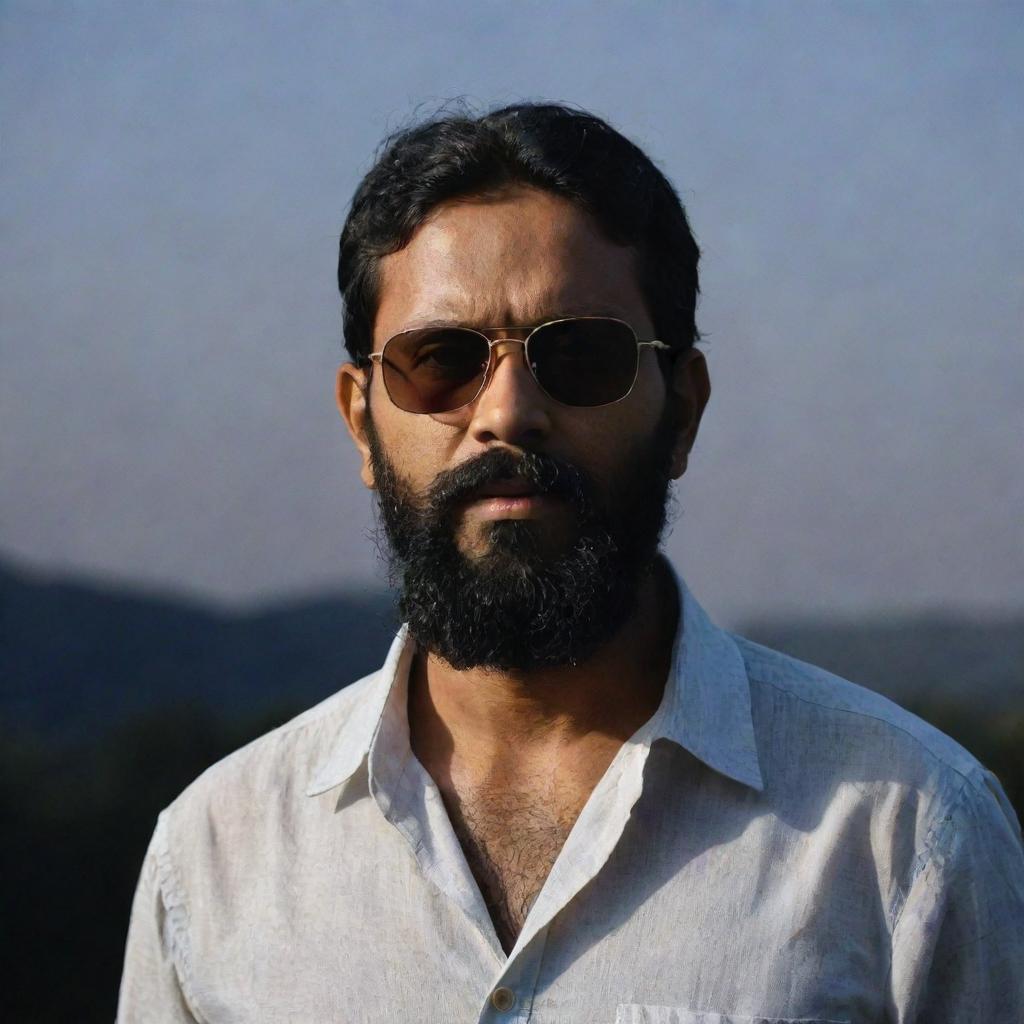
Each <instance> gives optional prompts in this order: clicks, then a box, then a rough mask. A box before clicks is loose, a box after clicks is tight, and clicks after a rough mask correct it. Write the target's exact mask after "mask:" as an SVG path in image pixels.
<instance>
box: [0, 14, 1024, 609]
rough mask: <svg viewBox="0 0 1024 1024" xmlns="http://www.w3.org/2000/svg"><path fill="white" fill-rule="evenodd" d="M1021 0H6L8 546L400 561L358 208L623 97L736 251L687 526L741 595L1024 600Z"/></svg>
mask: <svg viewBox="0 0 1024 1024" xmlns="http://www.w3.org/2000/svg"><path fill="white" fill-rule="evenodd" d="M1022 69H1024V19H1021V17H1020V8H1019V6H1016V5H1012V4H1005V5H986V4H983V3H972V4H949V5H944V4H923V3H920V4H918V3H907V4H900V5H888V4H867V3H849V4H839V3H829V4H826V3H785V4H753V3H715V4H700V3H653V2H652V3H601V4H597V3H590V4H583V3H576V2H570V3H557V4H554V5H551V4H537V3H515V4H513V3H493V2H481V3H477V4H474V5H466V4H455V3H449V2H434V3H430V4H427V3H411V2H410V3H401V4H399V3H376V4H372V5H371V4H368V3H360V4H352V3H334V4H321V3H290V4H285V3H276V4H263V3H251V2H250V3H235V2H229V0H223V2H218V3H198V2H190V3H181V2H164V3H88V4H86V3H80V4H74V3H54V4H49V3H42V2H39V3H17V2H7V3H5V4H4V5H3V6H2V7H0V133H2V135H0V137H2V148H0V230H2V233H3V242H4V244H3V246H2V251H0V260H2V275H0V307H2V311H3V312H2V319H0V357H2V361H3V372H2V374H0V416H2V427H3V429H2V430H0V486H2V488H3V494H4V500H3V510H2V515H0V553H3V554H5V555H7V556H9V557H12V558H15V559H16V560H18V561H20V562H23V563H24V564H27V565H29V566H32V567H35V568H38V569H39V570H41V571H46V572H63V571H76V572H84V573H89V574H93V575H99V576H103V577H106V578H110V579H112V580H117V581H123V582H132V583H141V584H144V585H147V586H154V587H164V586H166V587H171V588H174V589H177V590H182V591H187V592H192V593H196V594H200V595H203V596H206V597H210V598H215V599H218V600H223V601H228V602H247V601H253V600H259V599H261V598H263V597H266V596H270V595H280V594H282V593H298V592H305V591H310V590H319V589H323V588H328V587H331V588H333V587H353V586H358V587H362V586H368V585H372V584H373V583H374V581H379V580H380V579H381V570H380V567H379V565H378V563H377V559H376V553H375V548H374V545H373V543H372V540H371V538H370V537H369V528H370V526H371V523H372V517H371V511H370V510H371V505H370V500H369V497H368V495H367V493H366V492H365V491H364V490H363V489H362V487H361V486H360V485H359V483H358V479H357V476H356V471H355V467H356V462H355V458H354V456H353V454H352V452H351V451H350V447H349V442H348V440H347V437H346V435H345V434H344V431H343V427H342V425H341V422H340V420H339V419H338V417H337V414H336V411H335V408H334V404H333V398H332V390H333V376H334V370H335V367H336V365H337V363H338V362H339V361H340V359H341V348H340V338H339V333H340V315H339V305H338V299H337V294H336V290H335V286H334V270H335V268H334V262H335V258H336V245H337V236H338V232H339V230H340V226H341V223H342V221H343V219H344V214H345V210H346V207H347V204H348V201H349V198H350V196H351V193H352V190H353V189H354V187H355V185H356V182H357V181H358V179H359V177H360V175H361V174H362V173H364V172H365V170H366V169H367V167H368V166H369V163H370V161H371V159H372V154H373V152H374V149H375V147H376V145H377V144H378V142H379V141H380V139H381V137H382V136H383V135H384V134H385V133H386V132H387V131H389V130H391V129H393V128H395V127H397V126H399V125H401V124H404V123H406V122H407V121H408V120H409V119H410V118H411V117H413V116H415V115H416V113H417V112H418V111H429V110H431V109H432V108H433V107H435V106H436V105H437V104H438V103H440V102H442V101H443V100H445V99H446V98H450V97H464V98H466V99H467V100H468V101H470V102H473V103H477V104H479V105H481V106H488V105H491V104H494V103H500V102H508V101H513V100H516V99H523V98H527V99H534V98H546V99H558V100H565V101H569V102H573V103H576V104H579V105H582V106H584V107H588V108H590V109H592V110H594V111H595V112H597V113H599V114H601V115H603V116H605V117H607V118H608V119H610V120H611V121H612V122H613V123H614V124H615V125H616V126H618V127H619V128H620V129H621V130H622V131H624V132H625V133H626V134H628V135H629V136H631V137H632V138H633V139H635V140H636V141H637V142H639V143H640V144H641V145H642V146H644V147H645V148H646V149H647V150H648V152H649V153H650V154H651V155H652V156H653V157H654V159H655V160H656V161H657V162H658V164H659V165H660V166H661V167H662V168H663V169H664V170H665V172H666V173H667V174H668V175H669V177H670V178H671V179H672V181H673V182H674V183H675V185H676V187H677V188H678V189H679V191H680V194H681V195H682V197H683V200H684V202H685V203H686V205H687V207H688V211H689V214H690V218H691V221H692V223H693V225H694V228H695V231H696V233H697V235H698V239H699V241H700V243H701V246H702V249H703V260H702V286H703V298H702V303H701V306H700V310H699V322H700V325H701V327H702V330H703V331H704V332H705V334H706V335H707V336H708V339H709V345H708V358H709V361H710V366H711V372H712V379H713V384H714V395H713V398H712V404H711V406H710V408H709V411H708V414H707V416H706V417H705V421H704V424H703V427H702V431H701V437H700V438H699V440H698V444H697V449H696V452H695V455H694V459H693V462H692V468H691V471H690V472H689V473H688V474H687V477H686V478H685V480H684V482H683V484H682V486H681V487H680V488H679V491H678V501H679V505H680V507H681V510H682V514H681V516H680V517H679V519H678V520H677V522H676V525H675V529H674V531H673V534H672V536H671V538H670V539H669V541H668V544H667V549H668V551H669V553H670V554H671V556H672V557H673V559H674V561H675V562H676V563H677V565H679V567H680V568H681V570H682V571H683V573H684V574H685V575H686V577H687V579H688V581H689V582H690V584H691V586H692V587H693V588H694V590H695V591H696V593H697V594H698V596H700V597H701V598H702V599H703V600H704V601H705V603H706V604H707V605H708V606H709V608H710V609H711V610H712V611H713V612H716V613H717V614H718V615H719V617H720V618H721V619H723V620H724V621H726V622H731V621H737V620H739V619H742V618H743V617H746V616H750V615H762V614H778V615H784V614H790V613H794V612H795V613H805V614H829V613H833V614H855V613H860V612H865V611H885V610H923V609H933V608H939V607H944V608H950V609H957V610H961V611H966V612H969V613H976V614H979V615H983V614H990V613H1004V612H1006V611H1009V610H1021V609H1022V607H1024V586H1022V581H1024V527H1022V525H1021V519H1022V517H1021V509H1022V508H1024V461H1022V459H1021V457H1020V449H1021V447H1022V446H1021V441H1022V439H1024V402H1022V397H1021V396H1022V394H1024V339H1022V323H1024V217H1022V213H1021V210H1022V207H1021V200H1020V180H1021V175H1020V168H1021V167H1022V166H1024V152H1022V150H1024V142H1022V140H1024V131H1022V129H1024V102H1022V100H1024V88H1022V86H1024V70H1022Z"/></svg>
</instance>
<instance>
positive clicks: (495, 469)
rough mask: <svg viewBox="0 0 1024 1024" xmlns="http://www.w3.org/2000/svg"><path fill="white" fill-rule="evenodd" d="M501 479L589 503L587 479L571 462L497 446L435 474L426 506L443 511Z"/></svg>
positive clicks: (580, 503) (583, 504) (439, 511)
mask: <svg viewBox="0 0 1024 1024" xmlns="http://www.w3.org/2000/svg"><path fill="white" fill-rule="evenodd" d="M502 480H522V481H523V482H524V483H528V484H529V485H530V486H531V487H532V488H534V490H536V491H537V492H538V493H540V494H550V495H553V496H555V497H560V498H566V499H568V500H569V501H571V502H573V504H575V505H576V506H577V507H580V506H585V505H587V504H589V502H588V498H589V493H590V481H589V480H588V479H587V477H586V475H585V474H584V473H583V472H582V471H581V470H580V469H578V468H577V467H576V466H574V465H573V464H572V463H571V462H566V461H565V460H564V459H560V458H557V457H556V456H554V455H547V454H544V453H541V452H521V453H516V452H512V451H510V450H509V449H507V448H496V449H492V450H491V451H487V452H484V453H483V454H482V455H478V456H477V457H476V458H473V459H469V460H467V461H466V462H464V463H462V465H459V466H456V467H454V468H453V469H449V470H445V471H444V472H442V473H440V474H438V476H437V478H436V479H435V480H434V482H433V483H432V484H431V486H430V488H429V490H428V491H427V495H426V499H427V506H428V507H429V508H431V509H432V510H433V511H435V512H437V513H442V514H443V513H445V512H448V511H450V510H452V509H454V508H455V507H456V506H457V505H459V504H460V503H462V502H464V501H468V500H470V499H472V498H473V497H474V496H475V495H476V492H477V491H479V490H480V489H481V488H482V487H485V486H486V485H488V484H494V483H498V482H499V481H502Z"/></svg>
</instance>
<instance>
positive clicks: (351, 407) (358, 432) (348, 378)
mask: <svg viewBox="0 0 1024 1024" xmlns="http://www.w3.org/2000/svg"><path fill="white" fill-rule="evenodd" d="M369 387H370V381H369V378H368V376H367V373H366V371H365V370H361V369H359V367H358V366H356V365H355V363H342V365H341V366H339V367H338V377H337V380H336V382H335V401H336V402H337V404H338V412H340V413H341V418H342V419H343V420H344V421H345V426H346V427H348V432H349V434H350V435H351V437H352V441H353V442H354V443H355V446H356V448H357V449H358V451H359V457H360V459H361V460H362V465H361V466H360V468H359V476H360V477H361V478H362V481H363V483H364V484H366V486H367V487H369V488H370V489H371V490H373V489H375V487H376V483H375V481H374V479H373V466H372V465H371V462H370V445H369V444H368V442H367V440H366V417H367V415H368V410H367V393H368V389H369Z"/></svg>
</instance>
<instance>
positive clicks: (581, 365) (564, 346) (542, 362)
mask: <svg viewBox="0 0 1024 1024" xmlns="http://www.w3.org/2000/svg"><path fill="white" fill-rule="evenodd" d="M528 347H529V352H530V362H531V363H532V364H533V372H534V373H535V374H536V376H537V381H538V382H539V383H540V386H541V387H542V388H544V390H545V391H546V392H547V393H548V394H549V395H550V396H551V397H552V398H554V399H555V400H556V401H558V402H562V403H563V404H565V405H607V404H608V403H609V402H617V401H618V400H619V399H620V398H624V397H625V396H626V395H627V394H628V393H629V389H630V388H631V387H632V386H633V381H634V379H635V378H636V368H637V346H636V337H635V335H634V334H633V331H632V329H631V328H630V327H629V326H628V325H627V324H624V323H621V322H620V321H618V320H603V319H601V318H599V317H595V318H587V317H583V318H580V319H578V320H559V321H557V322H556V323H553V324H547V325H546V326H544V327H541V328H540V329H539V330H537V331H536V332H535V333H534V334H533V335H532V336H531V337H530V341H529V346H528Z"/></svg>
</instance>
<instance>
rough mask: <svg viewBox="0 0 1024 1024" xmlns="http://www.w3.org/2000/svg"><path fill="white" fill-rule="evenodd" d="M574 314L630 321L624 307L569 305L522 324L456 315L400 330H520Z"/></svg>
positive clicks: (413, 323) (420, 321)
mask: <svg viewBox="0 0 1024 1024" xmlns="http://www.w3.org/2000/svg"><path fill="white" fill-rule="evenodd" d="M574 316H610V317H615V318H616V319H617V320H625V321H626V322H627V323H629V322H630V319H629V315H628V314H627V313H626V311H625V310H624V309H622V308H621V307H619V306H615V305H608V304H603V305H597V306H578V307H574V306H570V307H568V308H565V309H560V310H550V311H548V312H545V313H543V314H541V315H540V316H539V317H537V318H536V319H533V320H532V321H531V322H529V323H523V324H495V323H490V322H488V321H487V320H482V319H473V320H460V319H459V318H458V317H452V318H444V317H442V318H433V319H429V320H413V321H411V322H410V323H409V324H408V325H407V326H405V327H404V328H403V329H402V330H403V332H404V331H420V330H425V329H426V328H430V327H469V328H473V329H475V330H493V329H495V328H508V329H513V328H515V329H519V330H522V329H524V328H530V327H538V326H539V325H540V324H546V323H550V322H551V321H552V320H566V319H569V318H570V317H574Z"/></svg>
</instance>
